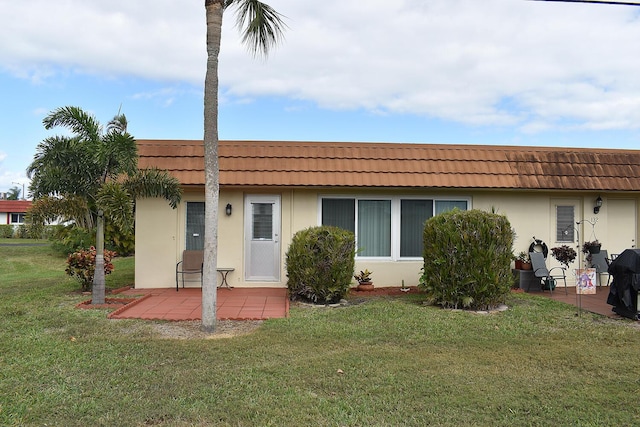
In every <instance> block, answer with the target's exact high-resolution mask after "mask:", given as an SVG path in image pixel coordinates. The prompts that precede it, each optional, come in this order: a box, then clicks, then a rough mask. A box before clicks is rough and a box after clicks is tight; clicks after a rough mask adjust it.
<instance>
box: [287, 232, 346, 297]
mask: <svg viewBox="0 0 640 427" xmlns="http://www.w3.org/2000/svg"><path fill="white" fill-rule="evenodd" d="M355 248H356V242H355V236H354V234H353V233H351V232H350V231H346V230H343V229H341V228H338V227H329V226H320V227H311V228H307V229H305V230H301V231H298V232H297V233H296V234H295V235H294V236H293V239H292V240H291V245H290V246H289V249H288V250H287V277H288V281H287V287H288V288H289V297H290V298H291V299H292V300H295V299H298V298H301V299H303V300H306V301H310V302H314V303H322V304H325V303H333V302H337V301H339V300H340V299H341V298H344V296H345V295H346V294H347V292H348V291H349V286H350V285H351V277H352V275H353V269H354V266H355V254H356V252H355Z"/></svg>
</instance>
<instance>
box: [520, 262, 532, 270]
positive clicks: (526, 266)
mask: <svg viewBox="0 0 640 427" xmlns="http://www.w3.org/2000/svg"><path fill="white" fill-rule="evenodd" d="M531 268H532V267H531V263H530V262H523V263H522V268H520V269H521V270H531Z"/></svg>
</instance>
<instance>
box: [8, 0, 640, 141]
mask: <svg viewBox="0 0 640 427" xmlns="http://www.w3.org/2000/svg"><path fill="white" fill-rule="evenodd" d="M268 3H269V4H271V5H272V6H273V7H274V8H276V9H277V10H279V11H280V12H282V13H283V14H285V15H286V16H287V23H288V25H289V27H290V28H289V30H288V31H287V33H286V40H285V41H284V44H283V45H282V46H280V47H279V48H277V49H276V50H275V51H274V52H273V53H272V55H271V56H270V57H269V58H268V59H267V60H266V61H262V60H255V59H253V58H252V57H251V55H250V54H249V53H247V51H246V49H245V48H244V47H243V46H241V44H240V41H239V39H240V37H239V36H238V34H237V31H236V29H235V28H233V23H234V20H233V17H232V16H226V17H225V27H224V33H223V46H222V52H221V58H220V78H221V85H222V88H221V89H222V90H221V93H222V95H221V101H224V102H237V101H238V99H239V100H241V102H245V101H246V100H250V99H252V98H255V97H256V96H260V95H274V96H284V97H290V98H291V99H293V100H304V101H311V102H314V103H317V104H318V105H320V106H322V107H324V108H328V109H365V110H369V111H371V112H381V113H389V114H393V113H400V114H406V113H408V114H417V115H426V116H430V117H436V118H441V119H445V120H452V121H457V122H461V123H468V124H472V125H487V126H493V125H496V126H518V127H519V128H520V129H522V130H523V131H526V132H533V131H536V130H541V129H545V130H546V129H552V128H558V127H560V128H562V127H563V125H562V123H566V122H570V123H572V124H573V126H578V127H581V128H585V129H638V128H639V127H640V108H638V107H639V106H640V73H638V70H640V44H639V43H637V40H640V25H639V23H640V22H639V21H640V19H639V18H638V12H639V11H640V10H639V9H640V8H633V7H623V6H605V5H585V4H575V3H574V4H571V3H556V2H531V1H525V0H483V1H482V2H479V1H477V0H431V1H428V2H425V1H424V0H397V1H394V2H389V1H386V0H385V1H383V0H367V2H366V5H363V3H362V1H361V0H326V1H324V2H308V1H306V2H305V1H300V0H269V1H268ZM204 13H205V12H204V5H203V4H202V2H197V1H196V2H175V1H173V0H154V1H151V0H137V1H134V2H132V1H129V0H112V1H105V0H98V1H83V0H65V1H56V2H52V1H50V0H30V1H29V2H2V3H1V4H0V24H1V25H0V38H2V39H3V40H12V43H4V44H2V45H1V46H0V58H3V59H1V60H0V61H2V62H1V64H2V66H3V67H4V68H5V69H9V70H13V72H14V73H15V74H16V75H23V76H24V77H27V78H30V79H32V80H33V81H34V82H38V81H42V80H46V79H48V78H51V76H52V75H53V74H55V73H56V72H64V71H65V70H73V71H74V72H84V73H96V74H107V75H112V76H119V75H133V76H138V77H144V78H151V79H159V80H166V81H169V82H173V83H181V82H186V83H189V84H191V85H195V86H198V87H200V86H201V85H202V82H203V80H204V71H205V64H206V52H205V44H204V43H205V22H204ZM61 70H62V71H61ZM156 95H158V94H156ZM164 95H165V96H164V97H163V98H162V99H163V100H164V102H165V103H167V102H168V103H171V102H173V98H172V97H170V96H168V97H167V96H166V94H164ZM234 98H238V99H236V100H235V101H234ZM514 107H517V108H514ZM292 108H295V107H292Z"/></svg>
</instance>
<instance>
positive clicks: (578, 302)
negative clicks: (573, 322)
mask: <svg viewBox="0 0 640 427" xmlns="http://www.w3.org/2000/svg"><path fill="white" fill-rule="evenodd" d="M567 291H568V294H565V291H564V288H563V287H562V288H561V287H558V288H556V290H555V291H553V295H551V293H550V292H549V291H545V292H531V293H532V294H533V295H540V296H545V297H548V298H552V299H554V300H556V301H561V302H564V303H567V304H571V305H573V306H575V307H576V309H577V308H581V309H582V310H584V311H590V312H592V313H597V314H601V315H603V316H608V317H612V318H616V319H623V317H622V316H620V315H618V314H616V313H614V312H613V311H612V310H611V309H612V306H610V305H609V304H607V297H608V296H609V287H608V286H598V287H596V293H595V294H594V295H576V288H567Z"/></svg>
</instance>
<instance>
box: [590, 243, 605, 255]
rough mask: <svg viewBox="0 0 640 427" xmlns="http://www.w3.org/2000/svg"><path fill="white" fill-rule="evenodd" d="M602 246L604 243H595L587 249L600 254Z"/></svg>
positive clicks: (591, 252)
mask: <svg viewBox="0 0 640 427" xmlns="http://www.w3.org/2000/svg"><path fill="white" fill-rule="evenodd" d="M601 247H602V245H594V246H589V247H588V248H587V250H588V251H589V253H590V254H591V255H593V254H599V253H600V248H601Z"/></svg>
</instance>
